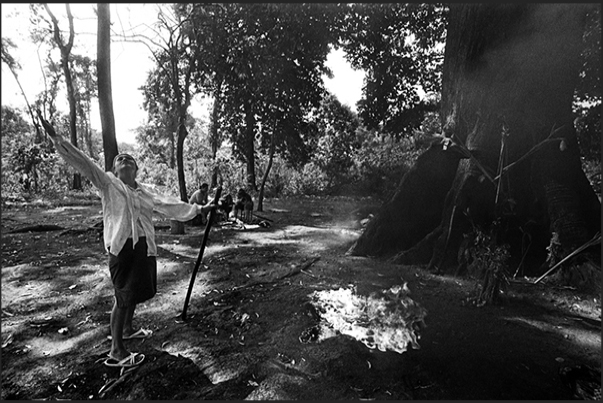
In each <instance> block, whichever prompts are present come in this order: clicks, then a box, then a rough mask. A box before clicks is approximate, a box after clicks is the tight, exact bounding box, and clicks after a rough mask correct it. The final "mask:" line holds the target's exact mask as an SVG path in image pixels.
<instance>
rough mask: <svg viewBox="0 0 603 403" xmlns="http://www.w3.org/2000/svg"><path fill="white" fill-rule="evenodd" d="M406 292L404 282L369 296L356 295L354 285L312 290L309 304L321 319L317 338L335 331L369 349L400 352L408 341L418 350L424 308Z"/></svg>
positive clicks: (320, 339)
mask: <svg viewBox="0 0 603 403" xmlns="http://www.w3.org/2000/svg"><path fill="white" fill-rule="evenodd" d="M409 294H410V290H409V289H408V287H407V285H406V283H405V284H404V285H403V286H399V285H398V286H394V287H392V288H390V289H387V290H383V291H379V292H375V293H372V294H370V295H369V296H362V295H358V294H356V290H355V288H354V287H352V288H339V289H338V290H324V291H315V292H313V293H312V294H310V298H311V303H312V305H314V307H315V308H316V310H317V311H318V313H319V314H320V316H321V318H322V320H321V328H320V332H319V337H318V341H322V340H324V339H326V338H329V337H332V336H333V335H334V334H333V333H334V332H333V330H335V331H337V332H339V333H342V334H345V335H348V336H351V337H353V338H355V339H356V340H358V341H360V342H362V343H364V344H365V345H366V346H367V347H369V348H371V349H373V348H377V349H379V350H381V351H387V350H390V351H395V352H397V353H403V352H404V351H406V350H407V349H408V345H409V344H410V345H411V346H412V348H413V349H419V348H420V346H419V343H418V338H420V335H419V333H418V332H419V330H420V328H421V327H424V326H425V322H424V318H425V316H426V315H427V310H426V309H425V308H423V307H422V306H421V305H419V304H418V303H417V302H415V301H414V300H412V299H411V298H410V296H409Z"/></svg>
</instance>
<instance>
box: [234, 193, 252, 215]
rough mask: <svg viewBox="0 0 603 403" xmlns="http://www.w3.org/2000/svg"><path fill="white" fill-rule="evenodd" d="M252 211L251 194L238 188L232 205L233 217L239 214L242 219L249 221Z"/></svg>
mask: <svg viewBox="0 0 603 403" xmlns="http://www.w3.org/2000/svg"><path fill="white" fill-rule="evenodd" d="M252 211H253V199H252V198H251V195H250V194H249V193H247V192H246V191H245V189H239V191H238V192H237V201H236V203H235V205H234V216H235V218H238V217H239V214H240V215H241V220H242V221H247V222H250V221H251V214H252V213H251V212H252Z"/></svg>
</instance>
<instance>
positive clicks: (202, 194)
mask: <svg viewBox="0 0 603 403" xmlns="http://www.w3.org/2000/svg"><path fill="white" fill-rule="evenodd" d="M208 196H209V185H208V184H207V183H205V182H204V183H202V184H201V186H199V189H197V190H195V192H194V193H193V194H192V196H191V197H190V199H188V203H189V204H199V205H201V206H205V205H206V204H207V201H208ZM206 222H207V214H200V215H198V216H197V217H195V218H194V219H193V220H192V224H193V225H203V224H205V223H206Z"/></svg>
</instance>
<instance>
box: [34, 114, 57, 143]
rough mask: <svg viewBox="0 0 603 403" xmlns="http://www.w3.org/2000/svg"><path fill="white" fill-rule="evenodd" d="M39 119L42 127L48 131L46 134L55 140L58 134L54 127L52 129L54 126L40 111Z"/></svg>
mask: <svg viewBox="0 0 603 403" xmlns="http://www.w3.org/2000/svg"><path fill="white" fill-rule="evenodd" d="M38 119H40V122H42V126H44V130H46V133H47V134H48V135H49V136H50V137H52V138H53V139H54V138H57V132H55V131H54V127H52V125H51V124H50V123H49V122H48V121H47V120H46V119H44V118H43V117H42V112H40V110H39V109H38Z"/></svg>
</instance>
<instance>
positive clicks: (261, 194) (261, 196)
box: [256, 131, 276, 211]
mask: <svg viewBox="0 0 603 403" xmlns="http://www.w3.org/2000/svg"><path fill="white" fill-rule="evenodd" d="M274 137H275V136H274V131H273V132H272V134H271V135H270V153H269V155H268V165H267V166H266V172H264V176H263V177H262V183H261V184H260V192H259V194H258V205H257V208H256V210H257V211H264V189H265V188H266V181H267V180H268V175H270V170H271V169H272V162H273V161H274V152H275V149H276V147H275V145H274Z"/></svg>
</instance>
